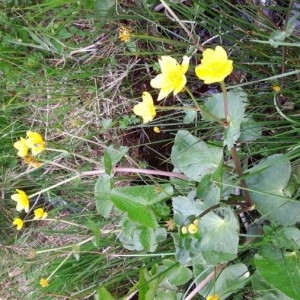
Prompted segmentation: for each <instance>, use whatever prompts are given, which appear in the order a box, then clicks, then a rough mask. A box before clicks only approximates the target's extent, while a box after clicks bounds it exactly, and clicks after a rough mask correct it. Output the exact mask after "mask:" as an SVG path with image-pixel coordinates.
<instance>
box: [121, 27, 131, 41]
mask: <svg viewBox="0 0 300 300" xmlns="http://www.w3.org/2000/svg"><path fill="white" fill-rule="evenodd" d="M130 34H131V31H130V30H129V29H127V28H126V27H123V26H121V27H120V28H119V36H118V37H119V39H120V40H121V41H122V42H125V43H127V42H129V40H130Z"/></svg>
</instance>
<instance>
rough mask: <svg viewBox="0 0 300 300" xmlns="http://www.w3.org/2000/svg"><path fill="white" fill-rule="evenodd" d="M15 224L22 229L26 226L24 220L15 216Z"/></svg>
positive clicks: (18, 228)
mask: <svg viewBox="0 0 300 300" xmlns="http://www.w3.org/2000/svg"><path fill="white" fill-rule="evenodd" d="M13 225H16V226H17V230H21V229H22V228H23V226H24V222H23V220H22V219H20V218H14V221H13Z"/></svg>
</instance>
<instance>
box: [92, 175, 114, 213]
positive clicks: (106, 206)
mask: <svg viewBox="0 0 300 300" xmlns="http://www.w3.org/2000/svg"><path fill="white" fill-rule="evenodd" d="M111 180H112V177H111V176H110V175H108V174H103V175H101V176H100V177H99V178H98V180H97V182H96V185H95V198H96V209H97V212H98V213H99V214H100V215H101V216H103V217H104V218H108V217H109V215H110V213H111V211H112V209H113V203H112V201H111V186H112V183H111Z"/></svg>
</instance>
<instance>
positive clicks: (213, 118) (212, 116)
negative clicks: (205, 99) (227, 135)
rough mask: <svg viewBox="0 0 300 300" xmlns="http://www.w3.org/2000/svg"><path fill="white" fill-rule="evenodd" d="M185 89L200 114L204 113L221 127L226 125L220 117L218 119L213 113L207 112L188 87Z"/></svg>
mask: <svg viewBox="0 0 300 300" xmlns="http://www.w3.org/2000/svg"><path fill="white" fill-rule="evenodd" d="M185 90H186V91H187V93H188V94H189V96H190V97H191V99H192V100H193V102H194V103H195V106H196V107H197V109H198V110H199V111H200V112H201V114H203V115H206V116H207V117H209V118H210V119H212V120H214V121H216V122H218V123H219V124H220V125H221V126H222V127H224V128H225V127H226V124H225V123H224V122H223V121H222V120H221V119H219V118H218V117H216V116H215V115H213V114H211V113H210V112H208V111H206V110H204V109H203V108H202V106H201V105H200V104H199V103H198V102H197V100H196V99H195V97H194V95H193V94H192V92H191V91H190V89H189V88H187V87H185Z"/></svg>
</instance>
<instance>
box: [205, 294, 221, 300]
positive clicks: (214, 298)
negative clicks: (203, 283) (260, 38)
mask: <svg viewBox="0 0 300 300" xmlns="http://www.w3.org/2000/svg"><path fill="white" fill-rule="evenodd" d="M219 299H220V297H219V296H218V295H208V296H207V297H206V300H219Z"/></svg>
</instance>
